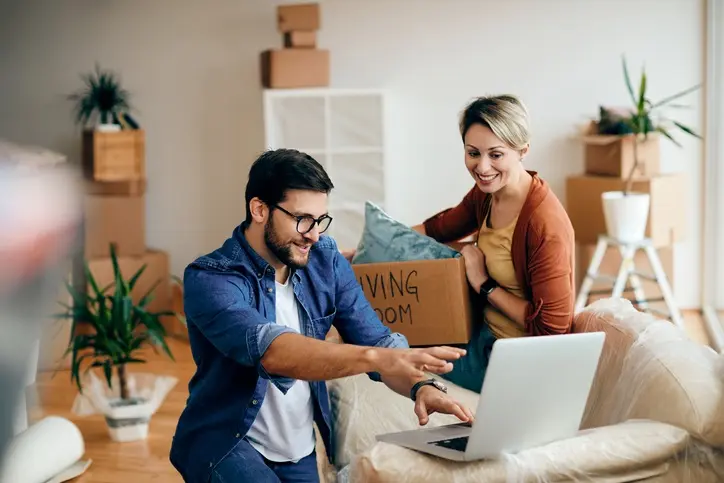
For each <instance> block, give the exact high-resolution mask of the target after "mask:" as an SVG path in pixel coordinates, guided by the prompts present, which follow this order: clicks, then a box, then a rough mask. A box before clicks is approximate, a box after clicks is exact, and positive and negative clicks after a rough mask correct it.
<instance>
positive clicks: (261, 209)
mask: <svg viewBox="0 0 724 483" xmlns="http://www.w3.org/2000/svg"><path fill="white" fill-rule="evenodd" d="M249 212H250V214H251V219H252V220H253V221H255V222H257V223H266V220H267V217H268V216H269V207H268V206H267V204H266V203H264V202H263V201H262V200H260V199H259V198H256V197H255V198H252V199H251V201H250V202H249Z"/></svg>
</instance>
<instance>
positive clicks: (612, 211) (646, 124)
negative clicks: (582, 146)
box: [597, 58, 701, 242]
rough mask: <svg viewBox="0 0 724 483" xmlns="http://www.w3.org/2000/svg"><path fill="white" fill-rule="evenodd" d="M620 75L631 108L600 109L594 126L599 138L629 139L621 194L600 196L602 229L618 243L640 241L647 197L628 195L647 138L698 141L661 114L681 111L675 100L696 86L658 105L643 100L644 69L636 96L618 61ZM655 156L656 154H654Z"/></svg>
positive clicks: (644, 98)
mask: <svg viewBox="0 0 724 483" xmlns="http://www.w3.org/2000/svg"><path fill="white" fill-rule="evenodd" d="M622 63H623V75H624V80H625V82H626V88H627V90H628V93H629V95H630V97H631V102H632V103H633V107H632V108H631V109H625V110H622V111H618V112H617V111H615V110H613V109H606V108H603V107H601V108H600V119H599V121H598V123H597V128H598V134H599V135H615V136H624V137H625V136H629V137H631V139H632V141H633V142H632V143H630V144H631V146H632V149H633V163H632V164H631V166H630V168H629V170H628V172H627V173H624V175H625V178H624V180H625V181H624V188H623V191H608V192H604V193H603V194H602V202H603V212H604V217H605V220H606V228H607V230H608V234H609V236H611V237H614V238H617V239H619V240H621V241H629V242H635V241H640V240H642V239H643V238H644V236H645V232H646V224H647V222H648V215H649V206H650V196H649V194H648V193H635V192H633V191H632V187H633V182H634V175H635V174H636V172H637V171H638V170H639V167H640V165H641V162H642V160H641V156H640V151H641V146H642V145H643V144H645V143H648V142H649V141H650V138H651V137H653V136H657V135H662V136H664V137H665V138H667V139H669V140H670V141H672V142H673V143H674V144H676V145H677V146H679V147H681V144H679V142H677V141H676V139H675V138H674V137H673V136H672V134H671V132H672V131H673V130H674V129H678V130H680V131H683V132H684V133H686V134H689V135H691V136H694V137H696V138H699V139H701V136H699V135H698V134H697V133H695V132H694V131H693V130H692V129H691V128H689V127H687V126H685V125H683V124H681V123H680V122H677V121H674V120H670V119H668V118H667V117H665V116H664V115H663V114H661V110H662V109H663V108H664V107H682V106H680V105H677V104H674V101H676V100H677V99H679V98H681V97H683V96H685V95H687V94H689V93H691V92H693V91H695V90H696V89H698V88H699V86H698V85H697V86H694V87H690V88H688V89H686V90H684V91H681V92H679V93H677V94H674V95H672V96H668V97H666V98H664V99H662V100H660V101H657V102H653V101H651V100H650V99H649V98H648V97H647V86H648V83H647V77H646V72H645V70H644V69H642V71H641V79H640V80H639V87H638V92H635V91H634V88H633V85H632V83H631V79H630V77H629V73H628V67H627V65H626V59H625V58H623V59H622ZM657 155H658V153H657Z"/></svg>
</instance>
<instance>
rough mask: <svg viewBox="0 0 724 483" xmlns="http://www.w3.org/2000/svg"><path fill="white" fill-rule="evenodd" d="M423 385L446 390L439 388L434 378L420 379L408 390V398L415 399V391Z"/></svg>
mask: <svg viewBox="0 0 724 483" xmlns="http://www.w3.org/2000/svg"><path fill="white" fill-rule="evenodd" d="M424 386H433V387H435V388H436V389H439V390H440V391H442V392H447V391H445V390H444V389H442V388H441V385H440V384H439V383H438V382H437V381H436V380H435V379H426V380H424V381H420V382H418V383H416V384H415V385H414V386H412V389H411V390H410V399H412V400H413V401H415V399H416V398H417V391H419V390H420V388H422V387H424Z"/></svg>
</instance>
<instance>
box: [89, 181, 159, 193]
mask: <svg viewBox="0 0 724 483" xmlns="http://www.w3.org/2000/svg"><path fill="white" fill-rule="evenodd" d="M146 184H147V183H146V180H145V179H138V180H131V181H86V183H85V193H86V194H89V195H100V196H141V195H145V194H146Z"/></svg>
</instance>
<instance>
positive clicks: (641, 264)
mask: <svg viewBox="0 0 724 483" xmlns="http://www.w3.org/2000/svg"><path fill="white" fill-rule="evenodd" d="M595 250H596V245H582V244H577V245H576V294H578V291H579V290H580V288H581V284H582V283H583V279H584V277H585V276H586V273H587V271H588V267H589V265H590V264H591V258H593V253H594V251H595ZM657 252H658V255H659V259H660V260H661V264H662V265H663V267H664V272H666V277H667V278H668V279H669V285H672V286H673V277H674V250H673V248H671V247H662V248H659V249H657ZM634 265H635V266H636V271H637V272H640V273H647V274H650V275H653V273H654V271H653V269H652V268H651V264H650V262H649V259H648V257H647V256H646V254H645V253H644V252H643V251H642V250H639V251H638V252H637V253H636V255H635V256H634ZM620 266H621V252H620V251H619V250H618V249H617V248H616V247H609V248H608V250H607V251H606V254H605V255H604V257H603V261H602V262H601V266H600V267H599V269H598V273H599V274H602V275H611V276H614V277H615V276H616V275H617V274H618V269H619V267H620ZM641 285H642V286H643V290H644V295H645V297H646V298H647V299H654V298H660V297H661V289H659V286H658V285H657V284H656V283H655V282H653V281H651V280H647V279H641ZM628 287H630V284H629V285H628ZM599 290H600V291H603V290H605V291H606V292H607V293H604V294H591V295H590V297H589V299H588V303H589V304H590V303H593V302H595V301H596V300H599V299H601V298H607V297H610V296H611V291H612V290H613V283H610V282H604V281H600V282H595V283H594V284H593V289H592V291H594V292H595V291H599ZM623 297H625V298H627V299H629V300H633V299H634V294H633V291H629V292H624V293H623ZM655 303H656V304H657V305H654V304H651V305H652V306H653V307H659V306H661V307H665V305H664V303H663V302H655Z"/></svg>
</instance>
